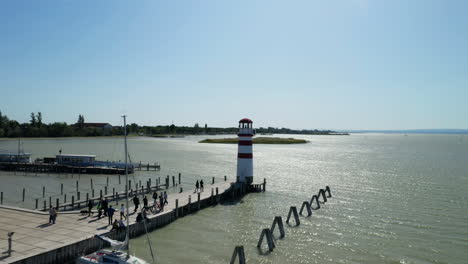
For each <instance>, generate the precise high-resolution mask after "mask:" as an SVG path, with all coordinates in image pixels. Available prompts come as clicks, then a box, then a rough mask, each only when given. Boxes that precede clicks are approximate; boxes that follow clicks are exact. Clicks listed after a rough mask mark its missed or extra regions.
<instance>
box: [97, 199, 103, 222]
mask: <svg viewBox="0 0 468 264" xmlns="http://www.w3.org/2000/svg"><path fill="white" fill-rule="evenodd" d="M96 209H97V212H98V214H97V217H98V219H101V215H102V200H99V202H98V205H97V206H96Z"/></svg>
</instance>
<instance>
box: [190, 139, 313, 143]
mask: <svg viewBox="0 0 468 264" xmlns="http://www.w3.org/2000/svg"><path fill="white" fill-rule="evenodd" d="M238 142H239V139H238V138H215V139H204V140H201V141H198V143H220V144H237V143H238ZM307 142H308V141H307V140H304V139H296V138H279V137H257V138H254V139H253V143H254V144H304V143H307Z"/></svg>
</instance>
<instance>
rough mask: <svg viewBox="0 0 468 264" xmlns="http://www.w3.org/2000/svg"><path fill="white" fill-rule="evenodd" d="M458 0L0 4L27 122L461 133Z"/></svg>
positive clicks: (3, 71)
mask: <svg viewBox="0 0 468 264" xmlns="http://www.w3.org/2000/svg"><path fill="white" fill-rule="evenodd" d="M467 12H468V1H463V0H461V1H456V0H440V1H431V0H410V1H408V0H401V1H399V0H398V1H397V0H386V1H379V0H375V1H371V0H369V1H366V0H347V1H346V0H341V1H340V0H330V1H325V0H323V1H312V0H307V1H294V0H293V1H272V0H268V1H254V0H245V1H238V0H237V1H218V0H216V1H215V0H212V1H208V0H203V1H188V0H180V1H169V0H167V1H149V0H148V1H116V0H107V1H104V0H90V1H84V0H56V1H47V0H41V1H35V0H29V1H23V0H2V1H0V38H1V39H0V92H1V93H0V98H1V99H0V110H1V111H2V112H3V113H5V114H7V115H8V116H9V117H10V118H13V119H16V120H18V121H20V122H27V121H28V120H29V114H30V113H31V112H38V111H41V112H42V114H43V116H44V121H45V122H47V123H49V122H57V121H65V122H68V123H74V122H76V120H77V118H78V115H79V114H83V115H84V116H85V119H86V121H87V122H110V123H112V124H114V125H116V124H121V123H122V122H121V120H120V118H119V117H120V115H122V113H126V114H127V115H128V116H129V117H128V118H129V121H130V122H136V123H139V124H147V125H157V124H170V123H171V122H172V120H173V121H174V124H176V125H190V126H193V125H194V124H195V123H199V124H200V125H203V124H205V123H208V125H209V126H236V125H237V121H238V120H239V119H241V118H242V117H250V118H251V119H253V120H254V125H255V126H256V127H259V126H274V127H290V128H330V129H412V128H468V50H467V49H468V15H467Z"/></svg>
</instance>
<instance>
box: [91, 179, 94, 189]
mask: <svg viewBox="0 0 468 264" xmlns="http://www.w3.org/2000/svg"><path fill="white" fill-rule="evenodd" d="M93 189H94V187H93V178H91V190H93Z"/></svg>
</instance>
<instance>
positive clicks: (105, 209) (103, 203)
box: [102, 198, 112, 224]
mask: <svg viewBox="0 0 468 264" xmlns="http://www.w3.org/2000/svg"><path fill="white" fill-rule="evenodd" d="M108 208H109V202H108V201H107V198H106V199H104V201H102V210H103V211H104V215H105V216H107V209H108ZM111 224H112V223H111Z"/></svg>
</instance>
